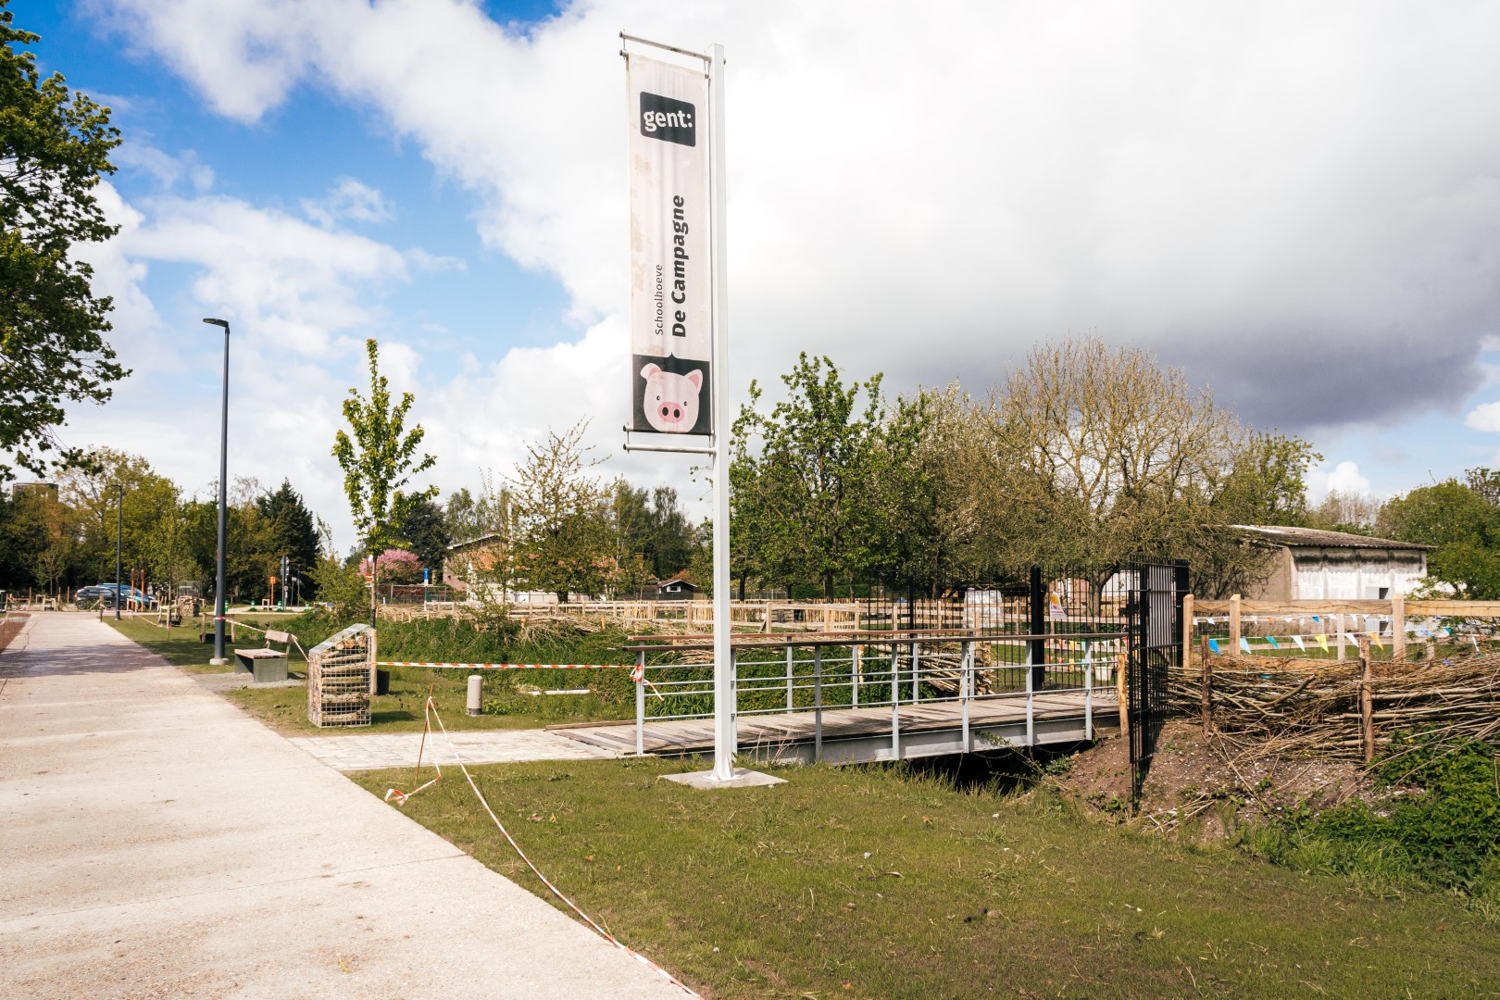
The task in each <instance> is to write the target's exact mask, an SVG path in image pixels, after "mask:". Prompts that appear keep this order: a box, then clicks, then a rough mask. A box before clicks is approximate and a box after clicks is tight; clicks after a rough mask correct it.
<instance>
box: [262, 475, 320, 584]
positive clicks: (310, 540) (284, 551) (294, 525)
mask: <svg viewBox="0 0 1500 1000" xmlns="http://www.w3.org/2000/svg"><path fill="white" fill-rule="evenodd" d="M255 506H256V509H257V510H258V511H259V512H260V516H261V517H263V518H265V520H266V523H267V526H268V527H269V530H270V541H271V548H272V552H271V555H272V556H273V557H274V559H275V561H276V563H277V565H278V566H279V564H280V559H281V556H286V557H287V562H288V564H289V569H290V571H291V572H292V573H293V574H294V575H296V576H297V577H298V578H299V579H300V580H302V591H301V594H302V596H303V597H304V598H309V597H312V596H313V595H314V594H315V593H316V589H317V584H316V583H315V582H314V581H313V580H312V576H311V574H312V570H313V568H314V567H315V566H317V564H318V529H317V527H316V525H315V519H314V518H313V513H312V511H310V510H308V509H307V505H306V504H305V503H303V501H302V494H300V493H298V492H297V491H296V490H294V489H292V484H291V482H290V481H289V480H286V479H283V480H282V481H281V486H280V487H278V488H277V489H276V491H275V492H273V493H264V494H262V495H261V496H259V497H256V499H255Z"/></svg>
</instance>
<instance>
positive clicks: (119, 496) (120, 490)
mask: <svg viewBox="0 0 1500 1000" xmlns="http://www.w3.org/2000/svg"><path fill="white" fill-rule="evenodd" d="M114 487H115V621H119V620H120V598H121V597H123V596H124V595H123V594H122V593H121V592H120V538H121V536H123V535H124V534H125V484H124V483H115V484H114Z"/></svg>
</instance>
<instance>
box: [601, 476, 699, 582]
mask: <svg viewBox="0 0 1500 1000" xmlns="http://www.w3.org/2000/svg"><path fill="white" fill-rule="evenodd" d="M611 494H612V506H613V514H614V523H615V532H616V536H617V555H618V557H619V559H620V561H621V565H622V567H623V566H625V565H627V563H629V562H631V561H632V560H638V561H639V563H640V564H641V567H642V569H643V571H644V572H642V573H640V574H638V575H640V576H641V577H642V578H643V581H642V582H644V577H647V576H654V577H656V578H657V579H659V580H665V579H668V578H670V577H672V576H675V575H677V574H679V573H681V572H683V571H684V570H686V569H688V567H689V566H690V565H691V564H692V561H693V557H694V550H695V549H696V548H697V546H698V539H697V535H696V532H695V531H694V528H693V525H692V523H691V522H690V521H688V519H687V515H686V514H684V513H683V512H682V508H681V506H680V505H679V503H678V499H677V491H676V490H675V489H673V488H672V487H670V486H658V487H656V488H655V489H653V490H647V489H644V488H641V487H636V486H631V485H630V484H629V483H628V482H626V481H625V480H624V479H616V480H615V482H614V484H613V486H612V487H611Z"/></svg>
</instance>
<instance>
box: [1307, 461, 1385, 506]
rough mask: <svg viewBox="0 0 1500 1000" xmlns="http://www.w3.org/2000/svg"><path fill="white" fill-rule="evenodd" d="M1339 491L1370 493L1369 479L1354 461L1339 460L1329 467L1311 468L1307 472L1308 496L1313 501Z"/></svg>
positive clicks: (1345, 492) (1347, 493) (1348, 494)
mask: <svg viewBox="0 0 1500 1000" xmlns="http://www.w3.org/2000/svg"><path fill="white" fill-rule="evenodd" d="M1334 492H1337V493H1340V494H1343V495H1344V496H1364V497H1367V496H1369V495H1370V480H1369V479H1368V478H1367V477H1366V476H1364V475H1362V474H1361V473H1360V471H1359V465H1358V463H1355V462H1339V463H1338V464H1337V465H1335V466H1333V467H1332V468H1329V467H1328V466H1323V467H1321V468H1317V469H1312V470H1311V471H1309V472H1308V474H1307V493H1308V498H1309V499H1310V500H1312V501H1313V502H1314V503H1317V502H1318V501H1320V500H1322V499H1323V498H1324V497H1326V496H1327V495H1328V494H1330V493H1334Z"/></svg>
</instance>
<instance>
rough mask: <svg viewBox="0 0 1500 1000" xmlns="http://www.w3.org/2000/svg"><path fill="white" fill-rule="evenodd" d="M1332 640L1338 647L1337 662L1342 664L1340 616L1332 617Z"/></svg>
mask: <svg viewBox="0 0 1500 1000" xmlns="http://www.w3.org/2000/svg"><path fill="white" fill-rule="evenodd" d="M1333 633H1334V634H1333V638H1334V640H1335V641H1336V642H1337V643H1338V647H1339V662H1340V663H1343V662H1344V616H1343V615H1342V614H1338V615H1334V616H1333Z"/></svg>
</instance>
